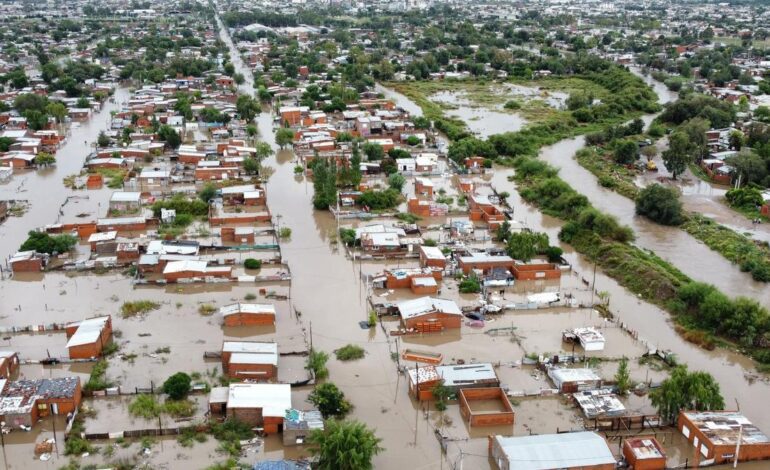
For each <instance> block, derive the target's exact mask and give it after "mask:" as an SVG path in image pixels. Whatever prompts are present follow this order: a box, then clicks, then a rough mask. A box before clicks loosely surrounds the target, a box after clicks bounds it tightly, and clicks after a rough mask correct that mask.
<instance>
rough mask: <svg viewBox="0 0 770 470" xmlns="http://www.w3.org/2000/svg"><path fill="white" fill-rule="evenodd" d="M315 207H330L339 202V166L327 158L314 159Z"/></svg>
mask: <svg viewBox="0 0 770 470" xmlns="http://www.w3.org/2000/svg"><path fill="white" fill-rule="evenodd" d="M313 189H314V194H313V207H315V208H316V209H319V210H323V209H328V208H329V207H330V206H333V205H335V204H336V203H337V166H336V165H335V164H334V163H333V162H332V163H329V162H327V161H326V160H318V159H316V160H314V161H313Z"/></svg>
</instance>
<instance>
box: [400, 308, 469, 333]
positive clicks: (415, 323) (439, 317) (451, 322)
mask: <svg viewBox="0 0 770 470" xmlns="http://www.w3.org/2000/svg"><path fill="white" fill-rule="evenodd" d="M431 320H433V321H431ZM428 322H431V323H439V324H441V326H443V327H444V328H460V327H461V326H462V315H447V314H445V313H441V312H435V313H429V314H426V315H420V316H418V317H414V318H410V319H407V320H405V321H404V326H405V327H406V328H417V329H422V325H423V324H425V323H428Z"/></svg>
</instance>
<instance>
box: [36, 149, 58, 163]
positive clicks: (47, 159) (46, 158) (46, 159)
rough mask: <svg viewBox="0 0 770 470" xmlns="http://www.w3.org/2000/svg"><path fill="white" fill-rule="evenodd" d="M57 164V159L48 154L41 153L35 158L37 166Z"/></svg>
mask: <svg viewBox="0 0 770 470" xmlns="http://www.w3.org/2000/svg"><path fill="white" fill-rule="evenodd" d="M54 163H56V158H55V157H54V156H53V155H51V154H50V153H48V152H40V153H38V154H37V155H36V156H35V165H37V166H48V165H53V164H54Z"/></svg>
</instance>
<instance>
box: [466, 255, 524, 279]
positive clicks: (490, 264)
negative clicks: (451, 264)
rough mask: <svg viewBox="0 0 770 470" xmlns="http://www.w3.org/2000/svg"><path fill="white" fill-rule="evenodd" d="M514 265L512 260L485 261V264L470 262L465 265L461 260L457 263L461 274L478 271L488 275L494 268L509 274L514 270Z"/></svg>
mask: <svg viewBox="0 0 770 470" xmlns="http://www.w3.org/2000/svg"><path fill="white" fill-rule="evenodd" d="M515 264H516V263H514V262H513V260H510V261H485V262H472V263H466V262H463V261H462V258H460V260H459V261H458V267H459V268H460V269H461V270H462V271H463V274H466V275H468V274H470V273H471V271H473V270H474V269H480V270H482V272H484V273H488V272H489V271H491V270H493V269H495V268H504V269H507V270H509V271H511V272H513V270H514V265H515Z"/></svg>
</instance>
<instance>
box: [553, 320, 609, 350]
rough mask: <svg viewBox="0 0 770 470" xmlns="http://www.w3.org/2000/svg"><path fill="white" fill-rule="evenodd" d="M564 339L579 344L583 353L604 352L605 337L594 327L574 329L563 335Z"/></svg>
mask: <svg viewBox="0 0 770 470" xmlns="http://www.w3.org/2000/svg"><path fill="white" fill-rule="evenodd" d="M562 339H563V340H564V341H566V342H578V343H580V346H581V347H582V348H583V351H587V352H588V351H603V350H604V343H605V339H604V335H603V334H601V332H600V331H599V330H597V329H596V328H594V327H592V326H587V327H581V328H573V329H571V330H567V331H564V333H562Z"/></svg>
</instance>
